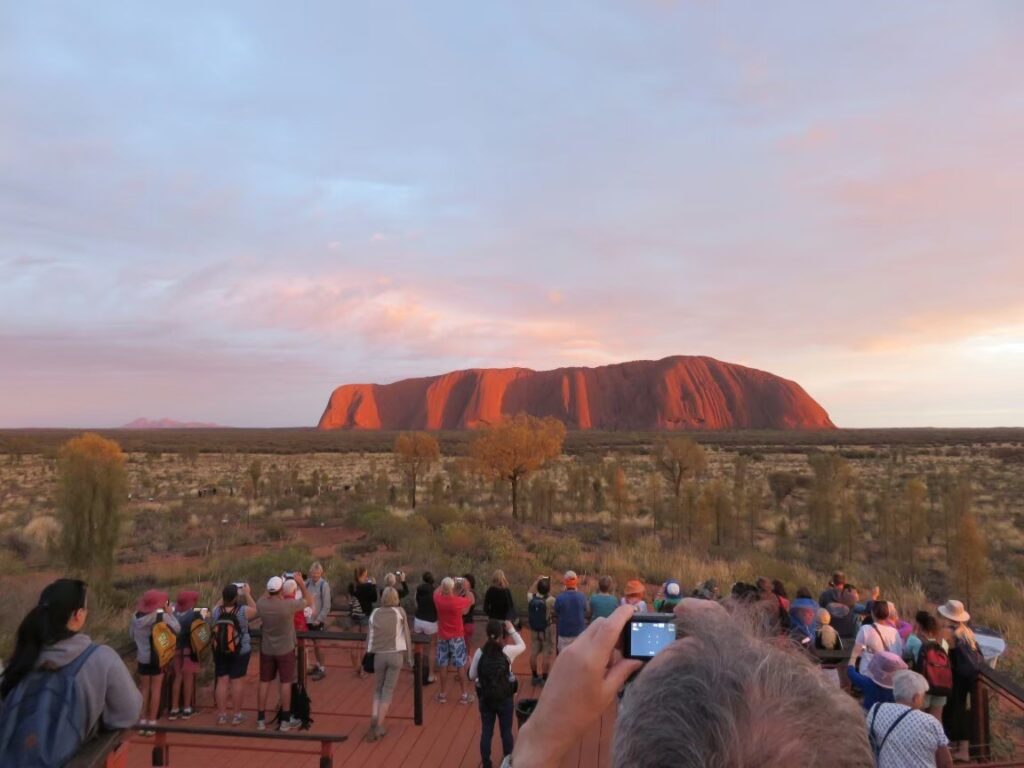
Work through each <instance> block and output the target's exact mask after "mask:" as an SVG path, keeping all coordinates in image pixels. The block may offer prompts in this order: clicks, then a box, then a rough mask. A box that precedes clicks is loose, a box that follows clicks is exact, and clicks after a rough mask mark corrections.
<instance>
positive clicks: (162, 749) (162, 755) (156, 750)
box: [153, 733, 171, 768]
mask: <svg viewBox="0 0 1024 768" xmlns="http://www.w3.org/2000/svg"><path fill="white" fill-rule="evenodd" d="M170 764H171V748H170V747H169V746H168V744H167V734H166V733H157V734H156V742H155V743H154V744H153V765H155V766H164V767H165V768H166V766H169V765H170Z"/></svg>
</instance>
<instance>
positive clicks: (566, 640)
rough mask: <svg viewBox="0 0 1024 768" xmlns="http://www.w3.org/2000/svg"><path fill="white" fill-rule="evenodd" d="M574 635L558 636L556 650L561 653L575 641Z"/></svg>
mask: <svg viewBox="0 0 1024 768" xmlns="http://www.w3.org/2000/svg"><path fill="white" fill-rule="evenodd" d="M576 637H579V635H577V636H576ZM576 637H562V636H559V638H558V652H559V653H561V652H562V651H564V650H565V649H566V648H568V647H569V646H570V645H572V644H573V643H575V642H576Z"/></svg>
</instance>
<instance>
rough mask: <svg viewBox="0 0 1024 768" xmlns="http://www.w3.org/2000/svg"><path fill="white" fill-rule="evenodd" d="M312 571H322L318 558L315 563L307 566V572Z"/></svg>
mask: <svg viewBox="0 0 1024 768" xmlns="http://www.w3.org/2000/svg"><path fill="white" fill-rule="evenodd" d="M313 571H320V573H323V572H324V567H323V566H322V565H320V561H319V560H317V561H316V562H315V563H313V564H312V565H311V566H309V572H310V573H312V572H313Z"/></svg>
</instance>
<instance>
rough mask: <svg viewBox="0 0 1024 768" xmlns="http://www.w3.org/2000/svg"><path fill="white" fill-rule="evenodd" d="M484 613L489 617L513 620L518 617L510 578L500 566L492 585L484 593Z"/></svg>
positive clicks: (493, 577)
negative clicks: (509, 585)
mask: <svg viewBox="0 0 1024 768" xmlns="http://www.w3.org/2000/svg"><path fill="white" fill-rule="evenodd" d="M484 613H486V614H487V618H488V619H497V620H498V621H512V620H514V619H515V617H516V606H515V601H514V600H513V599H512V590H511V589H509V588H508V579H507V578H506V577H505V572H504V571H503V570H501V569H500V568H499V569H498V570H496V571H495V572H494V575H493V576H492V577H491V586H489V587H488V588H487V591H486V592H485V593H484Z"/></svg>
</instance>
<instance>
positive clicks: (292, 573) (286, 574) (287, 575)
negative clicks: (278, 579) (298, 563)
mask: <svg viewBox="0 0 1024 768" xmlns="http://www.w3.org/2000/svg"><path fill="white" fill-rule="evenodd" d="M284 577H285V578H286V579H294V578H295V571H285V572H284Z"/></svg>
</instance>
